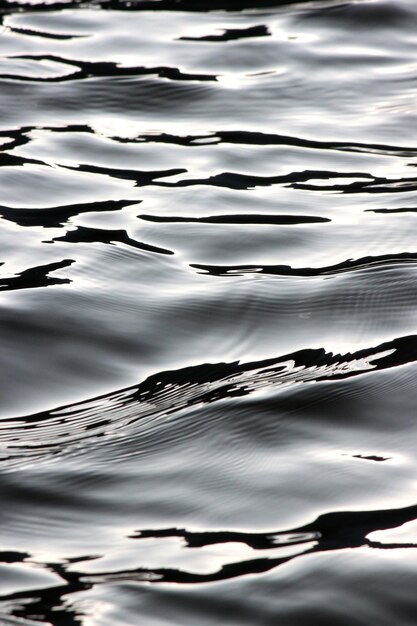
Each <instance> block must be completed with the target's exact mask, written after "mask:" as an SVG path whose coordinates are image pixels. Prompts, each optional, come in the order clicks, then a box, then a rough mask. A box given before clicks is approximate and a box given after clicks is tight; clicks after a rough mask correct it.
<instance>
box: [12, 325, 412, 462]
mask: <svg viewBox="0 0 417 626" xmlns="http://www.w3.org/2000/svg"><path fill="white" fill-rule="evenodd" d="M416 360H417V335H409V336H406V337H400V338H397V339H394V340H392V341H388V342H385V343H383V344H380V345H378V346H376V347H374V348H369V349H363V350H359V351H357V352H353V353H347V354H344V355H342V354H333V353H331V352H326V351H325V350H324V349H323V348H322V349H304V350H298V351H296V352H292V353H290V354H286V355H283V356H280V357H277V358H271V359H265V360H261V361H253V362H249V363H240V362H239V361H235V362H232V363H205V364H201V365H197V366H191V367H185V368H182V369H179V370H173V371H165V372H160V373H158V374H154V375H152V376H150V377H149V378H147V379H145V380H144V381H143V382H141V383H139V384H138V385H134V386H132V387H128V388H125V389H121V390H119V391H116V392H113V393H110V394H106V395H104V396H100V397H98V398H94V399H92V400H89V401H83V402H80V403H76V404H72V405H68V406H64V407H60V408H57V409H54V410H51V411H46V412H41V413H36V414H33V415H28V416H26V417H16V418H10V419H6V420H4V421H2V422H0V449H1V450H2V453H1V457H0V460H1V461H2V462H3V465H4V467H5V468H10V469H12V468H14V467H15V466H16V462H17V464H19V463H21V462H27V461H29V460H30V459H31V458H37V459H43V458H46V459H48V458H50V457H51V456H52V457H53V456H55V455H57V454H58V455H59V454H61V453H65V452H68V451H70V450H71V449H72V450H74V449H77V448H79V447H80V446H79V444H80V442H82V441H84V442H85V440H90V447H91V440H94V441H95V442H96V443H98V444H99V445H100V446H101V445H105V444H106V440H107V439H108V438H109V437H110V439H111V436H112V434H113V433H116V432H117V436H118V437H121V436H122V434H123V436H124V437H126V438H127V439H129V437H132V436H133V435H134V436H135V437H137V436H139V437H140V431H141V430H140V429H141V427H145V428H147V427H148V426H149V424H152V423H154V422H155V420H160V419H162V418H164V417H167V416H168V415H169V416H172V415H174V414H176V413H179V412H180V411H182V410H183V409H188V408H190V407H192V406H196V405H201V404H209V403H213V402H217V401H220V400H227V399H230V398H242V397H245V396H249V395H250V394H252V393H253V392H255V391H260V390H263V389H267V388H268V389H272V390H278V389H281V388H288V387H289V386H293V385H303V384H307V383H308V384H311V383H317V382H323V381H338V380H343V379H346V378H350V377H352V376H358V375H360V374H364V373H367V372H370V371H377V370H381V369H387V368H392V367H398V366H400V365H405V364H408V363H413V362H415V361H416ZM85 450H87V451H88V450H89V449H88V447H86V448H85ZM107 461H108V458H107V459H106V462H107Z"/></svg>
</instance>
